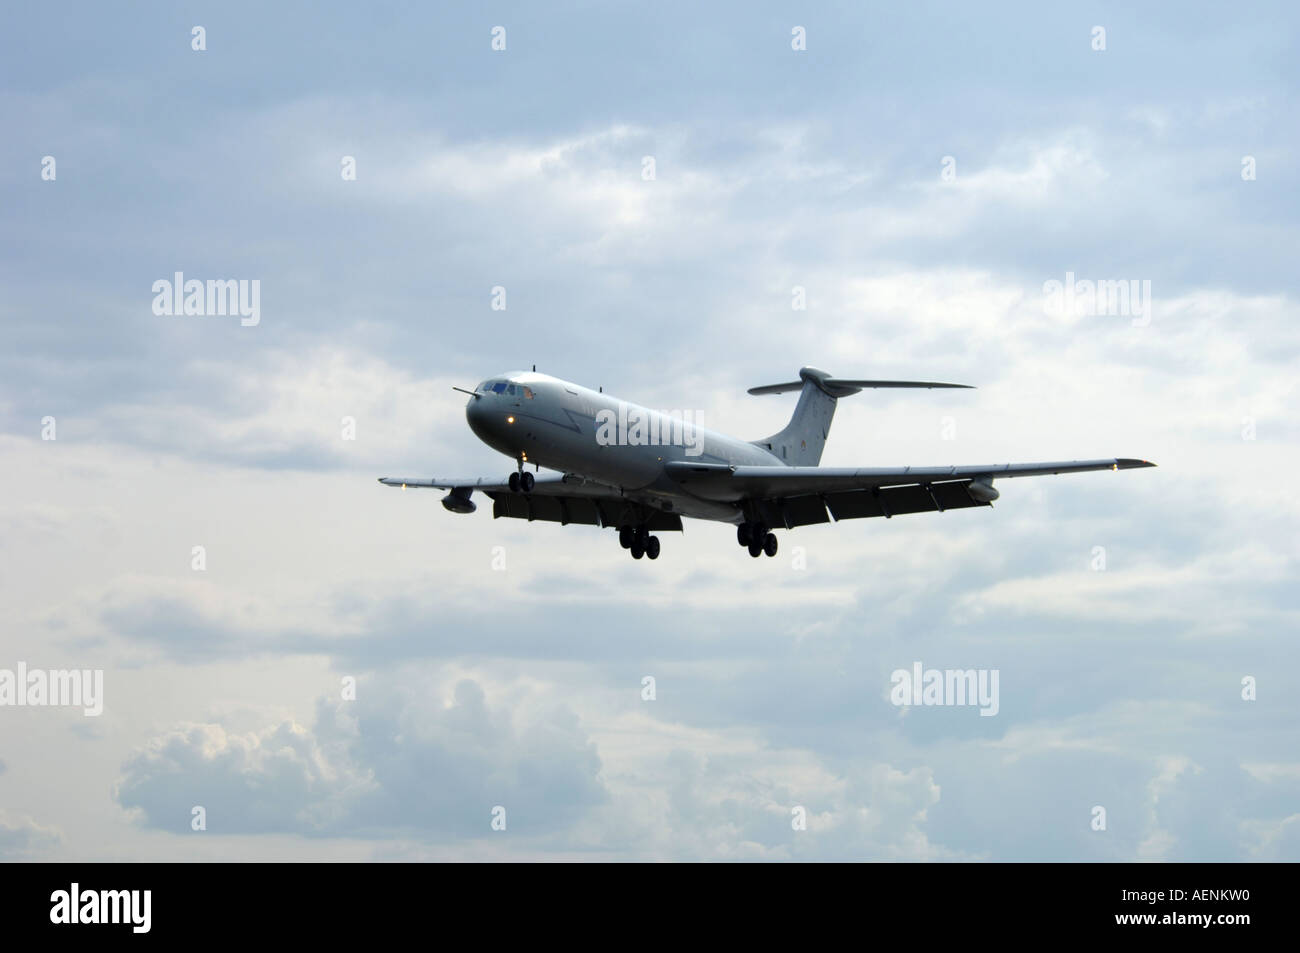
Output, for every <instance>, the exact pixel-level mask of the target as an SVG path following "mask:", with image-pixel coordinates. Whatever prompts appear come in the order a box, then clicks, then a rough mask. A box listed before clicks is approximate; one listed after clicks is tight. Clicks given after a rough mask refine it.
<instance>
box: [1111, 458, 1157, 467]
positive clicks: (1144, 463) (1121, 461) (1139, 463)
mask: <svg viewBox="0 0 1300 953" xmlns="http://www.w3.org/2000/svg"><path fill="white" fill-rule="evenodd" d="M1155 465H1156V464H1154V463H1152V462H1151V461H1150V460H1138V459H1137V458H1135V457H1116V458H1115V466H1116V467H1117V468H1118V469H1120V470H1136V469H1140V468H1142V467H1154V466H1155Z"/></svg>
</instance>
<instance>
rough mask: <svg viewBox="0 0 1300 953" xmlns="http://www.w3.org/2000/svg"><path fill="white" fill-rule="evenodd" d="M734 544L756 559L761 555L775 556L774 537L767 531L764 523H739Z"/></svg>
mask: <svg viewBox="0 0 1300 953" xmlns="http://www.w3.org/2000/svg"><path fill="white" fill-rule="evenodd" d="M736 542H738V543H740V545H741V546H744V547H745V548H746V549H748V550H749V555H751V556H753V557H755V558H758V557H759V556H761V555H762V554H763V553H767V554H768V555H769V556H775V555H776V547H777V543H776V535H775V534H773V533H769V532H768V531H767V526H766V524H764V523H741V524H740V525H739V526H737V527H736Z"/></svg>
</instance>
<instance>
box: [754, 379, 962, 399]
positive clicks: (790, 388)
mask: <svg viewBox="0 0 1300 953" xmlns="http://www.w3.org/2000/svg"><path fill="white" fill-rule="evenodd" d="M803 384H804V382H803V381H801V380H799V381H789V382H788V383H785V384H764V385H763V386H761V387H751V388H750V389H749V393H751V394H754V395H756V396H757V395H762V394H788V393H792V392H794V391H798V390H802V389H803ZM817 386H819V387H820V388H821V389H822V390H824V391H825V392H826V393H827V394H829V395H830V396H832V397H848V396H849V395H850V394H856V393H857V392H858V391H860V390H865V389H867V388H869V387H871V388H874V387H926V388H930V387H960V388H964V389H968V390H970V389H973V387H972V385H970V384H944V383H941V382H939V381H853V380H845V379H844V378H840V377H823V378H820V379H818V380H817Z"/></svg>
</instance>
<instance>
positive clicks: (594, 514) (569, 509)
mask: <svg viewBox="0 0 1300 953" xmlns="http://www.w3.org/2000/svg"><path fill="white" fill-rule="evenodd" d="M379 482H380V483H383V484H384V485H385V486H399V487H401V488H402V489H407V488H408V487H409V488H411V489H441V490H450V491H451V492H450V493H448V494H447V496H445V497H444V498H443V501H442V505H443V506H445V507H446V508H447V509H449V510H451V511H453V512H457V513H472V512H474V506H473V504H472V503H470V496H471V494H473V492H474V491H475V490H478V491H479V492H481V493H486V494H487V495H488V497H490V498H491V500H492V517H493V518H494V519H499V518H501V517H503V516H506V517H510V518H513V519H524V520H528V521H530V522H531V521H533V520H544V521H547V522H553V523H559V524H561V525H566V526H567V525H568V524H569V523H583V524H586V525H588V526H614V527H617V526H623V525H628V524H631V525H640V524H645V525H646V526H647V527H648V528H649V529H650V530H652V531H660V532H668V531H671V530H678V531H680V530H681V528H682V518H681V517H680V516H678V515H676V514H675V513H664V512H661V511H660V510H657V509H653V508H651V507H647V506H644V505H642V504H640V503H637V502H635V501H633V500H628V499H625V498H624V497H623V493H622V491H621V490H619V489H618V488H617V487H612V486H608V485H606V484H604V483H596V482H593V481H591V480H588V479H585V478H584V477H580V476H577V475H576V474H572V473H562V474H561V473H556V474H545V475H542V474H538V475H537V476H536V477H535V480H534V483H533V489H532V491H531V492H530V493H515V492H512V491H511V489H510V486H509V485H508V484H506V483H504V482H502V481H501V480H499V479H493V478H490V477H467V478H465V479H447V478H440V477H380V478H379Z"/></svg>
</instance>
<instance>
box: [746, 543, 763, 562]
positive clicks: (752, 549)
mask: <svg viewBox="0 0 1300 953" xmlns="http://www.w3.org/2000/svg"><path fill="white" fill-rule="evenodd" d="M749 555H751V556H753V557H754V558H755V559H757V558H758V557H759V556H761V555H763V547H762V546H761V545H760V544H759V543H750V544H749Z"/></svg>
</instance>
